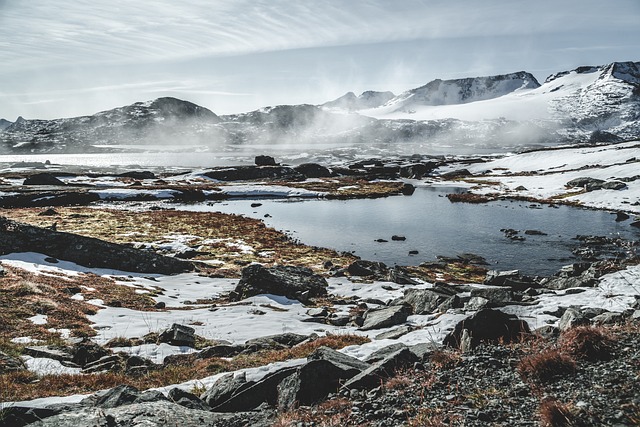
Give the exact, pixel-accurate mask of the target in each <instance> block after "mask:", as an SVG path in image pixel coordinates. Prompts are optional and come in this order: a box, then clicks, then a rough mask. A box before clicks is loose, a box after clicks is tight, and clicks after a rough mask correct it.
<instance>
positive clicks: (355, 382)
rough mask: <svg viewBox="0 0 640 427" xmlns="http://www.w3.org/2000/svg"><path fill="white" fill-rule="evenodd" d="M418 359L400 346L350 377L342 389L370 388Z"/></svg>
mask: <svg viewBox="0 0 640 427" xmlns="http://www.w3.org/2000/svg"><path fill="white" fill-rule="evenodd" d="M418 361H419V360H418V357H417V356H416V355H415V354H414V353H412V352H411V351H410V350H409V349H408V348H402V349H400V350H398V351H395V352H393V353H391V354H389V355H388V356H387V357H385V358H384V359H382V360H380V361H378V362H376V363H374V364H373V365H371V367H369V368H368V369H366V370H364V371H362V372H361V373H359V374H358V375H356V376H355V377H353V378H351V379H350V380H349V381H347V382H346V383H345V384H344V385H343V386H342V389H346V390H351V389H370V388H373V387H376V386H379V385H380V382H381V381H382V380H384V379H385V378H388V377H390V376H393V375H394V374H395V372H396V371H397V370H398V369H402V368H406V367H408V366H411V365H413V364H414V363H416V362H418Z"/></svg>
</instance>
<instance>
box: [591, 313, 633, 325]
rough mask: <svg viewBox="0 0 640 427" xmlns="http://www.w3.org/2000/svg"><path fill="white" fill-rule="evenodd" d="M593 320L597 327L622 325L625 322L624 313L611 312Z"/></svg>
mask: <svg viewBox="0 0 640 427" xmlns="http://www.w3.org/2000/svg"><path fill="white" fill-rule="evenodd" d="M591 320H592V322H593V323H594V324H596V325H620V324H623V323H624V322H625V318H624V316H623V315H622V313H614V312H611V311H609V312H606V313H602V314H599V315H597V316H596V317H594V318H593V319H591Z"/></svg>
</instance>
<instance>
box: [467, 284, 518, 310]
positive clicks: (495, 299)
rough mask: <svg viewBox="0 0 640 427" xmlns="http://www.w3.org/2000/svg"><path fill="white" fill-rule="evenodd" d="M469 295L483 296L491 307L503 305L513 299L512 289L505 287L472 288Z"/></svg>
mask: <svg viewBox="0 0 640 427" xmlns="http://www.w3.org/2000/svg"><path fill="white" fill-rule="evenodd" d="M471 297H472V298H473V297H481V298H485V299H486V300H487V301H488V303H489V304H490V306H491V307H498V306H501V305H505V304H506V303H509V302H511V301H513V300H514V297H513V291H512V290H511V289H510V288H506V287H490V288H474V289H472V290H471Z"/></svg>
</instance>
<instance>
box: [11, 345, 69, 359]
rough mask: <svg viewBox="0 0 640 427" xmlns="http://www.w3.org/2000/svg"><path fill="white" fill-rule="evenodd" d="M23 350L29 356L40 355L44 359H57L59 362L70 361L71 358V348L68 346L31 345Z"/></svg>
mask: <svg viewBox="0 0 640 427" xmlns="http://www.w3.org/2000/svg"><path fill="white" fill-rule="evenodd" d="M23 352H24V354H27V355H29V356H31V357H42V358H45V359H53V360H58V361H60V362H65V361H68V362H71V360H72V359H73V355H72V354H71V349H70V348H68V347H54V346H33V347H25V348H24V350H23Z"/></svg>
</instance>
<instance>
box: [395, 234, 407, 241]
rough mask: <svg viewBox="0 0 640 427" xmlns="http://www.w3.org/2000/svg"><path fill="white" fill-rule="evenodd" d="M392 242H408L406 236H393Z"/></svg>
mask: <svg viewBox="0 0 640 427" xmlns="http://www.w3.org/2000/svg"><path fill="white" fill-rule="evenodd" d="M391 240H393V241H396V242H404V241H405V240H407V238H406V237H405V236H398V235H396V234H394V235H393V236H391Z"/></svg>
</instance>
